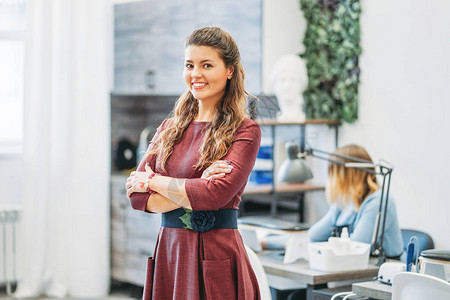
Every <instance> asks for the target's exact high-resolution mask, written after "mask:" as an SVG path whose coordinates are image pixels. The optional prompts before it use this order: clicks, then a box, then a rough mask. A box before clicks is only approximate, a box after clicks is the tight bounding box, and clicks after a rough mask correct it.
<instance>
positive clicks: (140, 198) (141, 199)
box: [130, 120, 167, 212]
mask: <svg viewBox="0 0 450 300" xmlns="http://www.w3.org/2000/svg"><path fill="white" fill-rule="evenodd" d="M166 124H167V120H164V121H163V122H162V123H161V125H160V126H159V127H158V129H157V130H156V133H155V135H154V136H153V138H152V140H151V141H150V143H149V145H148V148H147V151H146V152H145V155H144V157H143V158H142V160H141V162H140V163H139V165H138V167H137V169H136V171H139V172H145V164H146V163H148V162H150V165H151V167H152V170H155V158H156V157H155V155H154V154H152V155H149V154H148V153H149V152H150V151H151V150H152V149H153V145H154V143H155V141H156V139H157V138H158V135H159V134H160V133H161V131H162V130H163V129H164V128H165V126H166ZM149 197H150V193H148V192H145V193H132V194H131V195H130V204H131V207H132V208H134V209H136V210H142V211H146V212H149V211H147V210H146V207H147V201H148V198H149Z"/></svg>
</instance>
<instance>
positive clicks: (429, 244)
mask: <svg viewBox="0 0 450 300" xmlns="http://www.w3.org/2000/svg"><path fill="white" fill-rule="evenodd" d="M401 232H402V238H403V250H404V251H405V253H406V248H407V246H408V243H409V241H410V239H411V237H413V236H415V237H417V240H418V242H419V243H418V244H419V255H420V253H422V251H423V250H428V249H434V242H433V239H432V238H431V236H430V235H429V234H427V233H425V232H423V231H419V230H414V229H401ZM414 260H416V252H414Z"/></svg>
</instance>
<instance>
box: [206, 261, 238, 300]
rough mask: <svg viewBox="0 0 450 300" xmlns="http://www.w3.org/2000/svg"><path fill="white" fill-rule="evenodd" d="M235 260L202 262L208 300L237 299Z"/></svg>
mask: <svg viewBox="0 0 450 300" xmlns="http://www.w3.org/2000/svg"><path fill="white" fill-rule="evenodd" d="M232 262H233V260H232V259H231V258H230V259H226V260H204V261H202V269H203V284H204V287H205V293H206V299H208V300H210V299H211V300H215V299H236V276H235V274H234V268H233V263H232Z"/></svg>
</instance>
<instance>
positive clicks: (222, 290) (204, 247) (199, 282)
mask: <svg viewBox="0 0 450 300" xmlns="http://www.w3.org/2000/svg"><path fill="white" fill-rule="evenodd" d="M168 122H170V119H168V120H165V121H164V122H163V123H162V124H161V126H160V127H159V128H158V131H157V133H156V135H155V137H156V136H157V134H158V133H159V132H161V130H162V129H163V128H165V126H167V124H168ZM207 126H209V123H208V122H192V123H191V124H190V125H189V127H188V128H187V129H186V131H185V132H184V133H183V136H182V138H181V139H180V140H179V142H177V143H176V145H175V146H174V149H173V153H172V155H170V157H169V158H168V159H167V161H166V171H167V172H163V171H162V169H161V167H160V164H159V161H158V157H157V155H150V156H148V157H144V159H143V160H142V161H141V163H140V164H139V167H138V171H142V170H144V164H145V163H146V162H150V165H151V166H152V170H154V171H155V172H157V173H161V174H162V175H167V176H170V177H176V178H187V181H186V184H185V186H186V192H187V195H188V197H189V200H190V203H191V206H192V209H193V210H217V209H221V208H223V209H237V208H238V205H239V202H240V201H241V194H242V192H243V191H244V188H245V185H246V183H247V179H248V176H249V174H250V172H251V170H252V168H253V165H254V163H255V159H256V155H257V152H258V149H259V145H260V139H261V132H260V129H259V126H258V125H257V124H256V123H255V122H253V121H251V120H249V119H245V120H244V121H243V122H242V124H241V126H240V127H239V128H238V130H237V131H236V134H235V137H234V139H233V143H232V146H231V147H230V149H229V151H228V153H227V155H226V156H225V157H223V160H229V161H231V164H232V165H233V167H234V168H233V170H232V171H231V173H228V174H226V175H225V176H224V177H222V178H219V179H215V180H206V179H201V178H200V177H201V175H202V173H203V169H202V170H195V169H194V168H193V166H194V165H195V163H196V162H197V160H198V158H199V148H200V145H201V143H202V141H203V136H204V132H205V130H204V129H205V128H206V127H207ZM155 137H154V138H153V140H152V141H154V140H155ZM152 145H153V144H152V142H150V145H149V149H150V148H151V147H152ZM148 197H149V194H148V193H133V194H132V195H131V197H130V199H131V205H132V207H133V208H134V209H138V210H143V211H145V208H146V203H147V200H148ZM143 299H145V300H147V299H155V300H160V299H163V300H168V299H174V300H175V299H176V300H188V299H190V300H198V299H212V300H217V299H227V300H228V299H230V300H231V299H233V300H234V299H246V300H248V299H251V300H253V299H260V294H259V288H258V283H257V280H256V276H255V274H254V272H253V269H252V267H251V265H250V261H249V259H248V256H247V253H246V250H245V247H244V244H243V242H242V238H241V235H240V234H239V231H238V230H237V229H211V230H210V231H207V232H203V233H200V232H196V231H192V230H189V229H184V228H172V227H161V228H160V231H159V235H158V240H157V244H156V248H155V251H154V256H153V258H149V260H148V265H147V278H146V285H145V289H144V297H143Z"/></svg>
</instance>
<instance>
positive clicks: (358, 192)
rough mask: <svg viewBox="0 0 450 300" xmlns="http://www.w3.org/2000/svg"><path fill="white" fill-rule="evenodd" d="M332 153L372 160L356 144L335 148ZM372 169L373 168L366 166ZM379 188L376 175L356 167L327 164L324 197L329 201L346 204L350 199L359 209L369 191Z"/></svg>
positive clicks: (340, 159) (346, 160) (342, 160)
mask: <svg viewBox="0 0 450 300" xmlns="http://www.w3.org/2000/svg"><path fill="white" fill-rule="evenodd" d="M333 153H334V154H338V155H345V156H351V157H355V158H359V159H363V160H366V161H370V162H372V159H371V158H370V156H369V154H368V153H367V151H366V150H365V149H364V148H363V147H361V146H357V145H348V146H344V147H341V148H338V149H336V150H335V151H334V152H333ZM332 159H334V160H336V161H341V162H353V161H351V160H349V159H345V158H340V157H334V156H332ZM368 169H371V170H374V171H375V169H373V168H368ZM379 189H380V186H379V185H378V183H377V178H376V175H375V174H373V173H368V172H365V171H363V170H359V169H356V168H349V167H345V166H343V165H339V164H336V163H332V162H330V163H329V165H328V182H327V186H326V197H327V200H328V202H329V203H338V204H339V205H347V203H348V201H349V200H351V201H352V203H353V205H354V206H355V208H356V210H358V209H359V207H360V206H361V204H362V203H363V201H364V199H365V198H366V197H367V196H368V195H370V194H371V193H373V192H375V191H377V190H379Z"/></svg>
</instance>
